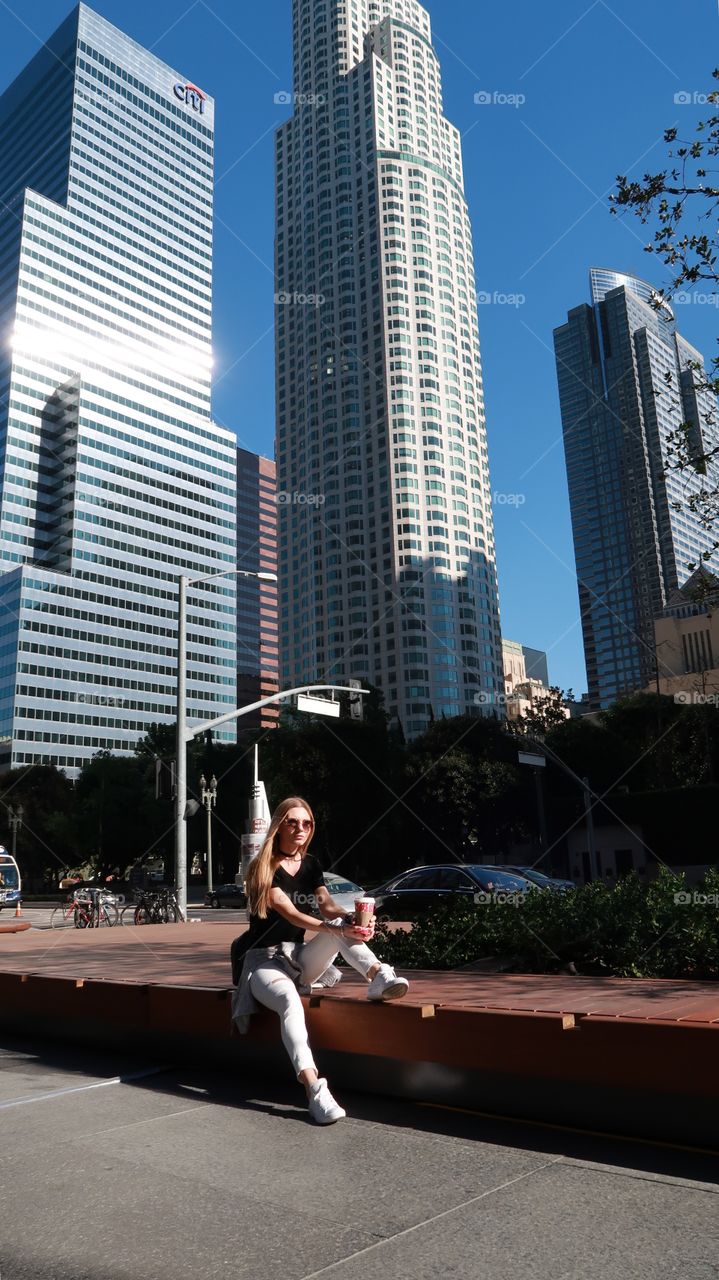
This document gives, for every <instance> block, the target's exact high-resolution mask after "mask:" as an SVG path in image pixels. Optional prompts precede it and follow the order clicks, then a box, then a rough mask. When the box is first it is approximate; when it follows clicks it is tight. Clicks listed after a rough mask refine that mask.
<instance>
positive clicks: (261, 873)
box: [245, 796, 315, 920]
mask: <svg viewBox="0 0 719 1280" xmlns="http://www.w3.org/2000/svg"><path fill="white" fill-rule="evenodd" d="M290 809H304V810H305V811H306V813H307V816H308V817H309V819H310V821H311V822H312V827H311V828H310V834H309V837H308V839H307V841H306V842H305V845H304V847H303V849H302V857H303V858H304V856H305V854H306V853H307V850H308V849H309V847H310V843H311V841H312V837H313V835H314V833H315V816H314V814H313V812H312V810H311V809H310V806H309V805H308V803H307V801H306V800H303V799H302V797H301V796H289V797H288V799H287V800H282V801H281V802H280V803H279V804H278V806H277V808H276V809H275V811H274V813H273V815H272V819H271V822H270V829H269V831H268V832H267V835H266V836H265V839H264V842H263V845H262V848H261V849H260V852H259V853H258V855H257V857H256V858H253V860H252V862H251V863H250V865H249V867H248V868H247V875H246V877H245V893H246V894H247V905H248V907H249V909H250V911H251V912H252V914H253V915H257V916H259V917H260V919H261V920H265V919H266V918H267V911H268V909H269V905H270V903H269V898H270V889H271V888H272V880H273V877H274V874H275V871H276V870H277V865H278V859H279V858H281V857H282V853H281V851H280V827H281V826H282V823H283V822H284V820H285V818H286V816H287V814H288V813H289V811H290Z"/></svg>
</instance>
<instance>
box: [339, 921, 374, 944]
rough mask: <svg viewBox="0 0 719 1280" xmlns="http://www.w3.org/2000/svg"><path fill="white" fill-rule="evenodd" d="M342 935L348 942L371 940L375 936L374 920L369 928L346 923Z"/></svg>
mask: <svg viewBox="0 0 719 1280" xmlns="http://www.w3.org/2000/svg"><path fill="white" fill-rule="evenodd" d="M342 936H343V937H344V938H346V939H347V941H348V942H369V941H370V940H371V939H372V938H373V937H374V921H372V924H371V925H370V926H369V927H368V928H367V929H362V928H360V926H359V925H356V924H346V925H344V926H343V928H342Z"/></svg>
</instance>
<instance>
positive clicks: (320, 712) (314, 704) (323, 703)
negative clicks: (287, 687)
mask: <svg viewBox="0 0 719 1280" xmlns="http://www.w3.org/2000/svg"><path fill="white" fill-rule="evenodd" d="M297 710H298V711H309V712H311V713H312V715H315V716H334V717H335V718H339V714H340V704H339V702H330V701H329V699H328V698H311V697H310V696H309V694H307V693H298V694H297Z"/></svg>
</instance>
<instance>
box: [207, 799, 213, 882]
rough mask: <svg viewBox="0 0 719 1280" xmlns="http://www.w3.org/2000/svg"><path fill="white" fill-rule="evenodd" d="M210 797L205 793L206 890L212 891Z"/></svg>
mask: <svg viewBox="0 0 719 1280" xmlns="http://www.w3.org/2000/svg"><path fill="white" fill-rule="evenodd" d="M212 889H213V885H212V797H211V795H210V793H209V792H208V793H207V892H208V893H212Z"/></svg>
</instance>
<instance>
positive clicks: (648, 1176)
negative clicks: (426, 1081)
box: [0, 1039, 719, 1280]
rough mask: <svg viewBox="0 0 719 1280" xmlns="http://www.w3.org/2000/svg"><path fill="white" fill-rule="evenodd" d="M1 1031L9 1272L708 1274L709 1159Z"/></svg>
mask: <svg viewBox="0 0 719 1280" xmlns="http://www.w3.org/2000/svg"><path fill="white" fill-rule="evenodd" d="M302 1097H303V1095H302V1092H301V1090H300V1089H299V1087H298V1086H297V1085H296V1084H294V1083H293V1082H292V1081H290V1080H289V1079H288V1082H287V1086H286V1088H284V1087H279V1088H278V1086H276V1085H273V1084H271V1083H268V1082H266V1081H263V1080H261V1079H257V1078H251V1077H248V1078H243V1079H235V1078H232V1077H231V1076H227V1075H225V1076H222V1075H217V1074H212V1073H210V1072H204V1071H201V1070H198V1069H187V1070H185V1069H177V1068H173V1067H172V1066H171V1065H168V1064H163V1063H159V1062H153V1061H149V1060H142V1059H135V1058H132V1059H130V1058H127V1059H121V1058H120V1057H119V1056H117V1055H111V1056H102V1055H99V1054H94V1053H88V1052H87V1051H82V1050H77V1049H71V1048H66V1047H63V1046H58V1045H45V1046H43V1045H42V1044H40V1043H32V1044H30V1043H20V1042H17V1043H16V1042H12V1041H9V1040H7V1039H4V1040H3V1039H0V1150H1V1151H2V1162H1V1163H0V1204H2V1213H1V1214H0V1242H1V1244H0V1275H1V1276H2V1280H197V1277H202V1278H203V1280H215V1278H216V1277H232V1280H245V1278H246V1280H278V1278H279V1280H318V1277H320V1276H321V1277H323V1278H324V1277H327V1278H328V1280H367V1277H368V1276H373V1275H380V1276H382V1278H383V1280H408V1277H412V1280H430V1278H431V1280H435V1278H436V1277H439V1276H442V1277H444V1276H447V1277H451V1280H478V1278H479V1277H481V1280H529V1278H530V1277H531V1278H532V1280H645V1278H646V1280H668V1278H669V1277H680V1276H681V1277H682V1280H710V1278H713V1280H716V1276H717V1261H718V1259H719V1182H718V1181H717V1179H718V1178H719V1162H717V1161H716V1160H712V1159H711V1158H710V1157H708V1156H705V1155H699V1154H693V1153H691V1152H686V1151H679V1150H668V1149H663V1148H660V1147H657V1146H650V1145H639V1144H635V1143H629V1142H622V1143H613V1142H611V1141H608V1140H604V1139H599V1138H597V1139H593V1138H588V1137H581V1136H577V1135H573V1134H571V1133H566V1132H560V1131H557V1130H549V1129H544V1128H540V1127H527V1126H526V1125H523V1124H509V1123H502V1122H498V1121H490V1120H487V1119H483V1118H481V1117H479V1116H477V1115H473V1114H469V1113H466V1112H453V1111H449V1110H446V1109H440V1108H435V1107H426V1106H424V1107H420V1106H415V1105H412V1104H409V1103H397V1102H394V1101H392V1100H388V1099H384V1098H372V1097H368V1096H367V1095H363V1096H352V1095H349V1096H347V1095H343V1096H342V1098H341V1101H342V1102H343V1104H344V1105H345V1106H346V1108H347V1111H348V1118H347V1119H346V1120H344V1121H342V1122H340V1123H339V1124H337V1125H334V1126H332V1127H329V1128H324V1129H323V1128H318V1127H316V1126H314V1125H312V1124H311V1123H310V1122H309V1121H308V1119H307V1115H306V1111H305V1108H304V1106H303V1103H302Z"/></svg>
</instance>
